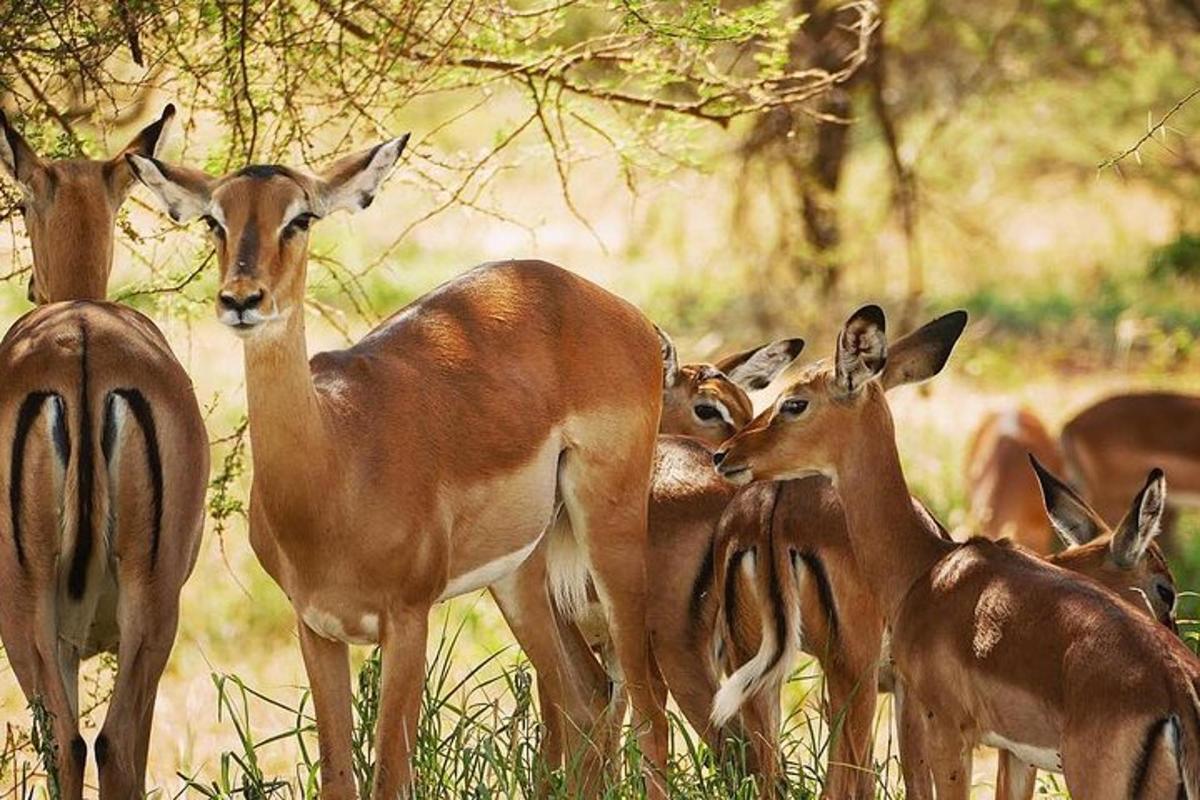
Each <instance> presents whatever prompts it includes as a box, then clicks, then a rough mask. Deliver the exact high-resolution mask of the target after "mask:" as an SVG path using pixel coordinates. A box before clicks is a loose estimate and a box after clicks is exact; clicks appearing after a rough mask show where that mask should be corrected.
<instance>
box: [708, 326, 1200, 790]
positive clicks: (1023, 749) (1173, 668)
mask: <svg viewBox="0 0 1200 800" xmlns="http://www.w3.org/2000/svg"><path fill="white" fill-rule="evenodd" d="M965 324H966V314H964V313H962V312H955V313H953V314H948V315H946V316H945V317H942V318H940V319H938V320H935V321H934V322H932V323H930V324H928V325H926V326H925V327H924V328H922V329H920V330H918V331H916V332H915V333H913V334H911V335H910V336H907V337H905V338H903V339H901V340H899V341H898V342H896V343H895V344H894V345H893V346H892V347H891V348H889V347H888V345H887V340H886V335H885V333H884V317H883V312H882V310H880V309H879V308H878V307H877V306H867V307H865V308H863V309H860V310H859V311H858V312H856V313H855V314H854V315H853V316H851V317H850V319H849V320H848V321H847V323H846V325H845V327H844V328H843V330H842V332H841V334H840V336H839V338H838V345H837V349H836V351H835V356H834V359H833V364H832V365H829V366H818V367H816V368H814V369H813V370H812V371H811V372H810V373H809V374H808V375H807V376H805V377H803V378H802V379H801V380H799V381H798V382H796V383H795V384H793V385H792V386H791V387H789V388H788V389H787V390H785V391H784V392H783V394H782V395H781V396H780V398H779V400H778V401H777V402H776V403H775V404H774V406H773V407H772V408H771V409H769V410H768V411H766V412H764V413H763V414H762V415H760V416H759V417H758V418H757V419H756V420H755V421H754V422H753V423H751V425H750V426H748V427H747V428H745V429H744V430H742V431H741V432H740V433H738V434H737V435H736V436H734V437H733V438H732V439H731V440H730V441H729V442H728V443H727V444H726V445H725V446H724V447H723V448H722V450H720V451H718V453H716V455H715V456H714V462H715V463H716V465H717V469H718V470H719V472H720V473H721V474H722V475H724V476H725V477H726V478H727V479H729V480H733V481H735V482H739V483H744V482H748V481H750V480H753V479H756V478H757V479H770V480H777V479H781V478H791V477H797V476H801V475H808V474H813V473H818V474H825V475H828V476H830V477H831V478H832V479H833V480H834V482H835V485H836V486H837V490H838V494H839V495H840V496H841V498H842V505H843V508H844V509H845V513H846V520H847V529H848V532H849V536H850V541H851V544H852V546H853V548H854V552H855V554H856V556H857V557H858V561H859V564H860V566H861V567H862V569H863V571H864V572H865V573H866V574H867V575H868V576H869V577H870V581H871V583H870V585H871V586H872V587H873V590H874V591H875V593H876V596H877V597H878V599H879V602H880V606H881V608H882V609H883V611H884V614H885V617H886V618H887V620H888V621H889V623H890V625H891V630H892V658H893V662H894V665H895V671H896V677H897V682H898V688H899V689H900V691H901V692H902V693H904V694H907V695H909V696H910V697H911V699H912V700H913V701H915V704H916V705H918V706H919V707H920V708H921V709H922V712H923V713H922V714H921V717H922V723H923V726H924V731H923V732H924V735H925V737H926V739H925V741H926V742H927V746H928V761H929V768H930V771H931V772H932V774H933V782H934V785H935V787H936V789H937V796H938V798H939V799H940V800H946V799H947V798H966V797H967V796H968V792H969V787H970V778H971V758H972V751H973V749H974V747H975V746H976V745H977V744H992V745H996V746H1000V747H1003V748H1005V749H1007V750H1009V751H1010V752H1012V753H1014V754H1015V755H1017V756H1018V757H1019V758H1020V759H1021V760H1022V761H1024V762H1025V763H1027V764H1030V765H1032V766H1035V767H1039V768H1044V769H1052V770H1060V771H1062V772H1063V773H1064V774H1065V777H1066V782H1067V786H1068V789H1069V790H1070V791H1071V793H1072V794H1073V795H1074V796H1076V797H1087V798H1118V797H1120V798H1124V797H1131V796H1132V797H1139V798H1146V797H1155V798H1158V797H1162V798H1177V797H1178V796H1180V792H1182V793H1183V796H1186V797H1188V798H1196V797H1200V729H1198V724H1200V716H1198V714H1200V703H1198V702H1197V696H1196V681H1197V679H1200V663H1198V662H1197V661H1196V659H1195V657H1194V656H1192V654H1191V652H1190V651H1189V650H1188V649H1187V648H1186V647H1184V645H1183V644H1182V643H1181V642H1180V641H1179V640H1178V639H1177V638H1176V637H1174V636H1173V635H1172V634H1171V632H1170V631H1169V630H1167V629H1166V628H1165V627H1163V626H1161V625H1158V624H1156V623H1155V622H1153V621H1152V620H1149V619H1147V618H1146V615H1144V614H1139V613H1138V612H1136V611H1134V610H1133V609H1132V608H1130V607H1129V605H1128V604H1127V603H1126V602H1124V601H1123V600H1121V599H1120V598H1118V597H1116V596H1115V595H1113V594H1112V593H1111V592H1109V591H1108V590H1106V589H1104V588H1103V587H1101V586H1098V585H1097V584H1095V583H1094V582H1092V581H1090V580H1087V579H1082V578H1079V577H1077V576H1073V575H1072V574H1071V573H1069V572H1067V571H1066V570H1064V569H1062V568H1060V567H1056V566H1054V565H1051V564H1047V563H1045V562H1044V561H1041V560H1040V559H1037V558H1036V557H1034V556H1032V555H1030V554H1028V553H1026V552H1025V551H1023V550H1021V549H1019V548H1015V547H1013V546H1012V545H1011V544H1008V543H1005V542H993V541H991V540H988V539H983V538H974V539H971V540H970V541H968V542H965V543H962V544H957V543H953V542H948V541H946V540H944V539H942V538H940V537H939V536H937V535H936V534H935V533H934V532H932V531H931V530H930V526H929V522H928V520H927V519H924V518H923V517H922V515H920V514H918V513H917V511H916V510H915V509H914V507H913V505H912V501H911V498H910V496H909V492H908V488H907V483H906V481H905V479H904V473H903V470H902V469H901V466H900V459H899V454H898V453H897V450H896V443H895V431H894V428H893V424H892V418H891V413H890V410H889V408H888V403H887V400H886V398H885V396H884V392H885V390H887V389H890V388H893V387H895V386H898V385H901V384H905V383H912V382H916V381H921V380H924V379H927V378H929V377H932V376H933V375H935V374H936V373H938V372H939V371H940V370H941V368H942V367H943V366H944V365H945V362H946V360H947V359H948V357H949V355H950V352H951V350H952V348H953V346H954V343H955V342H956V341H957V339H958V337H959V335H960V334H961V332H962V330H963V327H964V326H965ZM1162 488H1163V487H1162V482H1161V480H1151V481H1150V483H1149V484H1148V485H1147V487H1146V488H1145V489H1144V490H1143V491H1142V492H1141V493H1140V494H1139V495H1138V497H1137V499H1136V500H1135V509H1136V510H1135V512H1134V513H1133V514H1132V515H1131V519H1132V524H1133V525H1134V526H1135V527H1136V530H1137V531H1138V533H1137V534H1136V535H1137V536H1138V537H1139V539H1140V538H1143V537H1144V536H1145V532H1146V531H1149V530H1152V529H1153V527H1154V526H1155V525H1156V524H1157V522H1158V519H1159V517H1160V516H1161V511H1162V502H1163V497H1162ZM902 757H903V754H902Z"/></svg>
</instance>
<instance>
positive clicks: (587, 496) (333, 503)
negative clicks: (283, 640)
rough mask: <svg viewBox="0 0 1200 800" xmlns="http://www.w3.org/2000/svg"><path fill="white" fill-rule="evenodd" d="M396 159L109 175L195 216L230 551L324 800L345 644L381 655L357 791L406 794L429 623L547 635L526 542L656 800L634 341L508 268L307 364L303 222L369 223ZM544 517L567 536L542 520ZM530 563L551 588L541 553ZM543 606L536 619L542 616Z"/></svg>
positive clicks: (646, 387)
mask: <svg viewBox="0 0 1200 800" xmlns="http://www.w3.org/2000/svg"><path fill="white" fill-rule="evenodd" d="M406 141H407V136H405V137H401V138H398V139H393V140H390V141H387V142H384V143H382V144H380V145H378V146H376V147H373V148H370V149H369V150H366V151H363V152H360V153H357V154H354V155H351V156H348V157H346V158H343V159H342V160H340V161H338V162H336V163H334V164H333V165H332V166H331V167H330V168H328V169H327V170H326V171H324V172H323V173H321V174H320V175H317V176H313V175H309V174H306V173H303V172H300V171H298V170H293V169H289V168H287V167H281V166H250V167H246V168H245V169H242V170H240V171H238V172H235V173H233V174H230V175H226V176H224V177H222V178H212V177H210V176H208V175H205V174H204V173H202V172H199V171H196V170H193V169H188V168H184V167H180V166H174V165H167V164H164V163H162V162H160V161H158V160H156V159H152V158H144V157H138V156H132V157H131V158H130V161H131V163H132V164H133V165H134V167H135V172H136V173H137V175H138V177H139V178H140V179H141V180H142V182H143V183H145V184H146V185H147V186H149V187H150V188H151V189H152V190H154V192H155V193H156V194H158V196H159V198H160V199H161V200H162V202H163V204H164V205H165V206H166V208H167V209H168V211H169V213H170V215H171V216H172V218H173V219H175V220H176V221H179V222H182V221H187V220H191V219H195V218H197V217H202V218H203V219H204V220H205V222H206V223H207V225H208V227H209V229H210V231H211V233H212V239H213V243H214V245H215V248H216V251H217V261H218V263H219V266H220V279H221V286H220V290H219V293H218V295H217V313H218V318H219V319H220V320H221V321H222V322H223V323H225V324H226V325H228V326H229V327H230V328H232V329H233V331H234V332H235V333H237V334H238V335H239V336H241V337H242V339H243V342H244V351H245V368H246V391H247V399H248V412H249V419H250V441H251V447H252V450H253V464H254V478H253V484H252V490H251V511H250V540H251V544H252V545H253V547H254V550H255V553H256V554H257V555H258V557H259V559H260V560H261V561H262V563H263V566H264V567H265V568H266V569H267V571H268V572H269V573H270V574H271V576H272V577H273V578H274V579H275V581H276V582H277V583H278V584H279V585H280V586H281V587H282V588H283V590H284V592H286V594H287V595H288V597H289V598H290V600H291V603H292V605H293V607H294V609H295V611H296V616H297V618H298V628H299V637H300V647H301V651H302V654H303V656H304V662H305V666H306V668H307V672H308V677H309V681H310V683H311V685H312V693H313V700H314V704H315V709H316V715H317V725H318V739H319V745H320V751H321V778H322V796H324V797H327V798H349V797H354V796H355V794H356V791H355V785H354V777H353V771H352V768H351V723H352V717H351V705H350V676H349V663H348V659H347V645H348V644H351V643H378V644H379V645H380V646H381V649H382V658H383V674H382V679H381V686H380V711H379V721H378V725H377V739H376V741H377V742H379V754H378V766H377V768H376V772H375V776H374V785H373V796H374V797H377V798H389V800H390V798H393V797H396V796H397V795H404V794H407V793H408V792H409V790H410V787H411V765H410V756H411V754H412V751H413V747H414V745H415V742H416V731H417V728H416V725H417V714H418V712H419V709H420V700H421V686H422V681H423V677H424V657H425V643H426V634H427V628H428V616H429V611H430V608H431V607H432V606H433V605H434V604H435V603H438V602H440V601H442V600H446V599H449V598H451V597H454V596H457V595H460V594H463V593H466V592H470V591H472V590H475V589H479V588H483V587H491V588H492V590H493V594H494V595H495V596H496V597H497V599H498V600H499V601H500V604H501V606H502V607H503V610H504V613H505V616H506V618H507V619H508V620H509V622H510V624H512V625H513V627H514V629H515V630H514V632H515V633H516V636H517V639H518V641H520V642H521V644H522V645H526V644H528V643H530V642H534V643H536V642H539V641H544V640H545V639H546V637H551V638H553V637H554V635H555V632H554V631H545V630H540V629H539V630H532V631H531V630H529V628H528V626H530V625H531V624H534V622H535V621H536V620H538V619H543V618H544V617H542V616H541V615H540V614H529V615H527V614H526V613H525V607H524V605H523V604H524V603H526V602H529V601H530V599H529V598H528V597H527V596H526V594H524V593H522V592H521V591H520V590H519V582H518V581H517V580H515V578H514V574H515V573H516V571H517V570H518V567H520V565H521V564H522V562H524V561H526V559H527V558H528V556H529V554H530V553H532V552H533V551H534V549H535V548H536V547H537V546H538V544H539V542H540V541H541V540H542V538H543V536H544V535H547V531H549V532H550V533H549V536H550V537H552V538H553V539H555V540H556V541H548V542H547V545H548V546H549V547H550V548H551V549H552V550H553V549H555V548H557V549H558V550H559V552H563V551H566V552H570V553H571V554H572V557H571V558H570V559H569V561H570V562H571V563H576V564H584V565H586V567H587V574H589V575H590V577H591V579H592V580H593V582H594V584H595V586H596V588H597V593H598V595H599V597H600V599H601V602H602V603H603V604H604V607H605V611H606V615H607V618H608V621H609V624H610V626H611V630H612V636H613V641H614V643H615V649H616V653H617V657H618V660H619V661H620V664H621V669H622V672H623V674H624V676H625V679H626V686H627V688H628V691H629V695H630V699H631V701H632V705H633V709H634V722H635V724H636V725H637V727H638V732H639V736H640V739H641V745H642V749H643V753H644V754H645V757H646V762H647V764H648V765H649V766H650V767H651V769H650V770H648V773H649V778H650V780H649V783H650V792H651V794H652V795H653V796H663V793H664V790H663V783H662V777H661V774H660V773H661V771H662V769H663V768H664V767H665V761H666V747H667V721H666V714H665V711H664V708H663V703H664V700H663V698H662V696H661V692H659V691H657V689H658V688H659V687H658V685H657V682H656V681H655V680H654V678H653V674H652V673H653V669H652V662H651V655H650V649H649V637H648V635H647V631H646V567H645V564H646V562H645V552H646V514H647V497H648V491H649V482H650V471H651V466H652V463H653V459H654V441H655V431H656V429H657V427H658V420H659V416H660V413H661V406H662V372H663V367H662V360H661V356H660V347H659V338H658V336H657V334H656V332H655V328H654V326H653V325H652V324H651V323H650V322H649V321H648V320H647V319H646V318H645V317H644V316H643V315H642V314H641V313H640V312H639V311H637V309H635V308H634V307H633V306H631V305H629V304H628V303H626V302H625V301H623V300H620V299H619V298H617V297H615V296H613V295H611V294H609V293H608V292H606V291H604V290H602V289H600V288H599V287H597V286H595V285H594V284H592V283H589V282H588V281H585V280H583V279H582V278H580V277H578V276H576V275H574V274H573V273H571V272H568V271H566V270H563V269H561V268H559V267H556V266H553V265H551V264H547V263H544V262H539V261H505V262H498V263H492V264H485V265H483V266H481V267H478V268H476V269H474V270H471V271H470V272H467V273H466V274H464V275H462V276H461V277H458V278H456V279H454V280H451V281H449V282H448V283H446V284H444V285H443V286H441V287H440V288H438V289H436V290H435V291H433V292H431V293H430V294H428V295H426V296H425V297H423V298H420V299H418V300H417V301H415V302H413V303H412V304H410V305H409V306H407V307H406V308H404V309H403V310H402V311H400V312H399V313H397V314H396V315H394V316H393V317H391V318H390V319H389V320H387V321H385V322H384V323H383V324H382V325H380V326H379V327H378V328H376V329H375V330H374V331H372V332H371V333H369V334H368V335H367V336H365V337H364V338H363V339H362V340H361V341H359V342H358V343H357V344H355V345H354V346H353V347H351V348H349V349H347V350H343V351H337V352H329V353H321V354H319V355H317V356H315V357H313V359H312V360H311V362H310V361H309V359H308V357H307V353H306V343H305V331H304V313H303V310H304V309H303V304H304V291H305V273H306V264H307V243H308V233H307V231H308V229H309V226H310V225H311V224H312V223H313V222H315V221H316V220H319V219H321V218H322V217H324V216H326V215H328V214H331V213H333V212H335V211H338V210H347V211H358V210H359V209H362V208H366V207H367V206H368V205H370V203H371V202H372V200H373V199H374V196H375V193H376V191H377V189H378V187H379V185H380V184H381V183H382V181H383V179H384V178H385V177H386V176H387V174H388V173H389V172H390V171H391V170H392V168H393V167H394V165H395V164H396V161H397V160H398V158H399V156H400V154H401V151H402V150H403V148H404V146H405V143H406ZM560 508H563V509H565V514H566V518H567V519H568V520H569V522H570V525H569V526H566V525H564V526H552V523H553V522H554V520H555V518H556V517H557V516H558V514H559V510H560ZM568 536H569V538H567V537H568ZM548 569H549V573H550V574H549V578H550V579H551V581H552V582H554V581H558V580H559V579H560V576H558V574H557V572H556V563H555V561H554V560H553V559H551V560H550V561H549V567H548ZM570 577H575V576H574V575H572V576H570ZM542 591H544V588H543V589H541V590H539V596H538V597H537V598H535V599H534V600H533V601H532V602H534V603H535V605H539V606H540V605H541V604H542V603H543V602H548V599H545V598H542V597H541V595H540V592H542ZM531 621H534V622H531ZM556 646H558V644H557V643H556ZM528 652H529V655H530V658H531V660H532V661H533V663H534V665H535V667H537V666H538V665H539V663H546V662H545V660H544V659H543V655H542V654H541V653H540V652H539V651H538V650H537V649H536V648H530V650H529V651H528ZM539 674H540V675H542V676H543V677H546V676H551V677H553V675H554V670H553V669H547V670H539Z"/></svg>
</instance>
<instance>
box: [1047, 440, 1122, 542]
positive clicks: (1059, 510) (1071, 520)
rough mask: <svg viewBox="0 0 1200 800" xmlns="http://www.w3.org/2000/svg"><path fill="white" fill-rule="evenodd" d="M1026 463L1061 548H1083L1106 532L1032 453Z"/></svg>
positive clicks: (1085, 504) (1096, 519)
mask: <svg viewBox="0 0 1200 800" xmlns="http://www.w3.org/2000/svg"><path fill="white" fill-rule="evenodd" d="M1029 463H1030V464H1032V465H1033V471H1034V473H1035V474H1036V475H1037V479H1038V485H1039V486H1041V487H1042V499H1043V500H1044V501H1045V505H1046V514H1047V515H1048V516H1049V517H1050V522H1051V524H1052V525H1053V527H1054V532H1055V533H1057V534H1058V538H1059V539H1060V540H1061V541H1062V543H1063V546H1064V547H1076V546H1078V545H1081V544H1087V543H1088V542H1090V541H1091V540H1092V539H1095V538H1096V537H1097V536H1100V535H1101V534H1103V533H1104V532H1105V531H1106V528H1105V526H1104V523H1103V522H1102V521H1101V520H1100V518H1099V517H1098V516H1096V512H1095V511H1092V509H1091V507H1090V506H1089V505H1088V504H1087V503H1085V502H1084V501H1083V498H1081V497H1080V496H1079V495H1077V494H1075V492H1074V491H1072V489H1071V487H1070V486H1067V485H1066V484H1065V483H1063V482H1062V481H1060V480H1059V479H1058V478H1056V477H1054V475H1053V474H1052V473H1051V472H1050V470H1048V469H1046V468H1045V467H1043V466H1042V463H1041V462H1040V461H1038V460H1037V458H1035V457H1034V455H1033V453H1030V454H1029Z"/></svg>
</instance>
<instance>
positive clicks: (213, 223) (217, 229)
mask: <svg viewBox="0 0 1200 800" xmlns="http://www.w3.org/2000/svg"><path fill="white" fill-rule="evenodd" d="M200 219H202V220H204V224H205V225H207V226H208V232H209V233H211V234H212V235H213V236H221V237H224V236H225V229H224V228H222V227H221V223H219V222H217V218H216V217H213V216H209V215H208V214H205V215H204V216H203V217H201V218H200Z"/></svg>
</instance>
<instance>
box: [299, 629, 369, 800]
mask: <svg viewBox="0 0 1200 800" xmlns="http://www.w3.org/2000/svg"><path fill="white" fill-rule="evenodd" d="M297 622H298V624H299V628H300V651H301V653H303V655H304V669H305V671H307V672H308V684H309V686H310V687H311V689H312V697H313V705H314V706H315V707H316V712H317V743H318V744H319V746H320V748H321V797H323V798H327V800H354V798H356V797H358V788H357V787H356V786H355V783H354V767H353V763H352V760H351V752H352V742H353V732H354V718H353V714H352V711H351V704H352V698H351V696H350V654H349V648H348V647H347V646H346V645H345V644H344V643H343V642H335V641H331V640H329V639H325V638H322V637H321V636H318V635H317V634H316V633H314V632H313V631H312V629H311V628H309V627H308V626H307V625H305V624H304V620H302V619H297Z"/></svg>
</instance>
